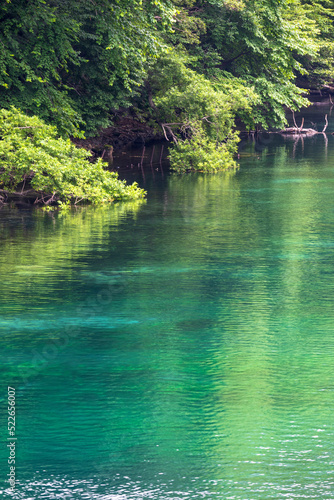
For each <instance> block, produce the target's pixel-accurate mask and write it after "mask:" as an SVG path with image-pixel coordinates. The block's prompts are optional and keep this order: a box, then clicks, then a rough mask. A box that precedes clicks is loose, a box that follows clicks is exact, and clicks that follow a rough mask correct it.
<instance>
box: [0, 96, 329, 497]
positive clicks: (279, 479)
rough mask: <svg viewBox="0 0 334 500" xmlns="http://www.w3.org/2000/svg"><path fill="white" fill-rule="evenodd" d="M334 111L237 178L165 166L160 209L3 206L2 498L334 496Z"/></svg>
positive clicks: (265, 149) (243, 152)
mask: <svg viewBox="0 0 334 500" xmlns="http://www.w3.org/2000/svg"><path fill="white" fill-rule="evenodd" d="M325 112H326V113H329V109H327V108H326V107H324V106H323V107H321V109H320V111H318V112H317V111H316V110H315V108H314V109H313V111H312V110H311V111H309V112H308V113H309V115H307V116H310V117H311V118H312V119H313V121H314V120H318V121H319V128H320V129H322V126H323V122H324V114H325ZM312 113H313V115H312ZM298 119H299V118H298ZM329 119H330V123H329V127H328V130H327V132H329V134H328V135H327V136H324V135H321V134H319V135H317V136H315V137H313V138H309V139H304V140H302V139H299V140H298V141H296V140H293V139H292V138H288V139H284V138H283V137H281V136H275V135H271V134H270V135H269V134H268V135H265V136H262V137H261V138H259V139H258V140H256V141H255V140H254V141H253V140H252V138H250V139H249V140H248V141H245V142H244V143H242V144H241V147H240V168H239V170H238V171H237V172H228V173H221V174H217V175H202V174H189V175H184V176H180V175H175V174H170V173H168V172H166V170H165V171H163V170H161V167H160V163H159V161H156V159H155V160H154V161H152V166H150V162H149V155H148V160H147V163H148V164H147V165H146V168H145V172H144V178H143V175H142V174H143V172H142V170H141V169H139V168H138V166H136V167H133V168H132V169H131V168H130V169H128V171H127V176H128V178H129V179H130V180H131V179H134V178H138V181H139V182H140V183H141V185H142V186H143V187H145V188H146V189H147V190H148V196H147V200H146V201H144V202H143V203H140V202H138V203H126V204H118V205H113V206H110V207H102V208H89V207H88V208H83V209H78V210H76V211H73V212H70V213H64V214H45V213H43V212H41V211H39V210H36V211H27V210H20V209H14V208H3V209H2V210H0V231H1V241H0V270H1V281H0V293H1V306H0V339H1V351H0V352H1V375H0V380H1V394H0V399H1V404H0V410H1V415H0V419H1V435H2V441H1V442H2V444H1V449H0V479H1V481H2V482H1V484H0V496H1V497H3V498H13V499H24V500H30V499H31V500H32V499H63V500H70V499H74V500H80V499H92V500H186V499H204V500H228V499H233V500H269V499H285V500H294V499H317V500H319V499H331V500H333V499H334V196H333V192H334V136H332V135H330V132H331V131H333V130H334V123H333V122H332V121H331V117H329ZM156 154H157V155H158V157H159V155H160V152H159V151H158V152H157V153H156ZM8 386H10V387H13V388H14V389H15V402H16V430H15V437H16V438H17V439H16V440H15V441H13V437H12V438H10V436H9V435H8V432H7V418H8V415H7V407H8V405H7V387H8ZM8 438H10V439H8ZM13 442H15V447H14V446H12V448H13V452H14V453H15V479H16V487H15V490H14V491H10V489H9V483H8V476H7V474H9V472H10V470H9V467H10V466H9V464H8V458H9V455H10V447H8V446H7V444H8V443H13ZM14 448H15V449H14Z"/></svg>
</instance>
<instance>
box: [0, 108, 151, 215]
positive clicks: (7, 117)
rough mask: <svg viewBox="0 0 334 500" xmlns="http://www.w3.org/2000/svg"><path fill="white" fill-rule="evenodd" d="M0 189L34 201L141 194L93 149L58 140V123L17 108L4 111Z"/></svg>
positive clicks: (75, 200) (1, 118)
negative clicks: (93, 157) (92, 153)
mask: <svg viewBox="0 0 334 500" xmlns="http://www.w3.org/2000/svg"><path fill="white" fill-rule="evenodd" d="M0 138H1V140H0V188H1V189H2V190H4V191H8V192H18V191H19V190H20V191H21V193H22V194H23V193H26V194H31V191H32V190H33V192H34V197H35V202H37V201H39V202H43V203H45V204H46V205H50V204H52V203H55V202H58V205H60V206H62V205H64V204H69V203H74V204H77V203H80V202H86V203H87V202H89V203H94V204H96V203H104V202H112V201H114V200H129V199H139V198H143V196H144V191H143V190H142V189H140V188H138V186H137V184H136V183H134V184H132V185H130V186H127V185H126V183H125V181H121V180H119V179H118V174H117V173H116V172H109V171H107V170H105V169H104V168H103V167H104V165H105V166H106V164H104V163H103V162H102V160H101V159H99V160H98V161H97V162H96V163H91V162H90V161H89V160H88V158H89V156H90V153H89V152H87V151H86V150H84V149H78V148H76V147H75V146H74V145H73V144H72V143H71V141H70V140H69V139H63V138H60V137H59V136H58V134H57V130H56V128H55V127H53V126H50V125H46V124H45V123H44V122H43V121H42V120H40V119H39V118H37V117H28V116H26V115H25V114H23V113H21V112H20V111H18V110H17V109H15V108H12V109H11V110H0Z"/></svg>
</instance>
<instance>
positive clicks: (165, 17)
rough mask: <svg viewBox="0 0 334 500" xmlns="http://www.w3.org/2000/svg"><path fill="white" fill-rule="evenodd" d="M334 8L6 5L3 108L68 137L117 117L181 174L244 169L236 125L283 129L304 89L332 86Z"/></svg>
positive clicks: (261, 1) (258, 1)
mask: <svg viewBox="0 0 334 500" xmlns="http://www.w3.org/2000/svg"><path fill="white" fill-rule="evenodd" d="M333 16H334V9H333V6H332V2H331V1H330V0H170V1H169V0H167V1H162V0H140V1H135V0H91V1H90V2H86V1H85V0H30V1H29V2H25V1H23V0H6V1H5V2H2V3H1V5H0V45H1V50H0V88H2V92H1V93H0V107H1V108H5V109H9V108H10V106H13V105H14V106H16V107H17V108H20V109H21V110H22V112H24V113H27V114H28V115H37V116H39V117H40V118H42V119H43V120H45V121H46V122H47V123H49V124H52V125H56V126H57V127H58V130H59V132H60V133H61V134H62V135H74V136H79V137H80V136H81V137H83V134H88V135H94V134H98V133H99V130H100V129H101V128H102V127H108V126H109V125H110V124H111V123H112V121H113V118H114V117H115V114H117V113H127V112H129V110H131V113H132V114H133V115H135V116H136V117H137V118H138V119H140V120H145V121H146V122H148V123H150V124H151V125H152V126H153V127H156V128H157V129H160V131H161V133H162V134H164V136H165V137H166V138H167V139H168V140H169V141H170V142H171V143H173V144H174V149H173V150H172V151H171V155H170V156H171V162H172V167H173V168H175V169H177V170H180V171H183V170H187V169H188V168H198V169H201V170H213V171H214V170H217V169H221V168H225V167H229V166H233V165H235V162H234V160H233V154H234V153H235V151H236V144H237V141H238V137H237V134H236V132H235V131H236V123H242V124H243V125H242V126H243V127H244V128H245V129H247V130H251V129H255V128H263V129H268V128H269V127H282V126H283V125H284V124H285V109H286V108H290V109H292V110H297V109H299V108H300V107H301V106H303V105H305V104H307V99H306V98H305V97H304V96H303V89H301V88H299V87H298V86H297V85H296V78H297V77H298V81H302V82H303V83H305V87H310V86H312V85H313V86H318V87H319V86H321V85H323V84H326V83H331V81H332V78H333V76H334V68H333V52H334V28H333Z"/></svg>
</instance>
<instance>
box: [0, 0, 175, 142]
mask: <svg viewBox="0 0 334 500" xmlns="http://www.w3.org/2000/svg"><path fill="white" fill-rule="evenodd" d="M173 13H174V9H173V8H172V7H171V5H170V4H169V3H168V2H162V1H161V0H148V1H147V2H143V1H139V2H137V1H135V0H114V1H109V0H93V1H91V2H87V1H85V0H53V1H50V0H29V2H26V1H25V0H12V1H8V2H1V3H0V46H1V50H0V88H1V87H2V92H1V94H0V107H3V108H8V107H9V106H10V105H14V106H16V107H20V108H21V109H23V110H24V111H25V112H29V113H30V114H35V115H38V116H39V117H41V118H42V119H44V120H46V121H47V122H49V123H53V124H55V125H56V126H57V127H58V129H59V131H60V132H61V133H62V134H64V135H80V131H79V130H80V128H85V130H86V131H88V132H89V133H93V132H95V131H96V130H97V129H98V128H99V127H101V126H104V127H105V126H108V125H109V124H110V119H111V116H112V113H113V111H114V110H116V109H118V108H119V107H120V106H129V105H130V101H131V99H132V98H133V91H134V90H135V89H137V88H138V87H139V85H140V84H141V83H142V82H143V80H144V78H145V76H146V71H147V68H148V66H149V64H150V59H152V58H153V59H154V58H156V57H157V56H158V55H159V53H160V52H161V51H163V50H166V49H165V45H164V42H163V41H162V38H161V36H160V32H161V31H163V30H166V29H168V28H169V26H170V24H171V21H172V15H173Z"/></svg>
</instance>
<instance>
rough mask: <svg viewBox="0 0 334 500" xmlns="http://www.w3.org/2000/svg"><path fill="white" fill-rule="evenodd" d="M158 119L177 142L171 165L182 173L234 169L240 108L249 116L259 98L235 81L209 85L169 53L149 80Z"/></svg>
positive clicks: (167, 135) (169, 135)
mask: <svg viewBox="0 0 334 500" xmlns="http://www.w3.org/2000/svg"><path fill="white" fill-rule="evenodd" d="M150 89H151V93H152V101H153V102H152V104H153V107H154V112H155V116H156V117H157V120H158V121H159V123H160V125H161V127H162V128H163V130H164V133H165V136H166V137H167V138H168V139H169V140H173V142H174V143H175V146H174V149H173V151H172V152H171V153H170V160H171V166H172V168H173V169H175V170H178V171H184V170H189V169H199V170H202V171H216V170H223V169H225V168H230V167H231V166H234V165H235V162H234V160H233V154H234V153H235V152H236V145H237V142H238V137H237V135H236V133H235V132H234V131H233V129H234V123H235V114H236V113H237V112H238V110H240V109H243V110H244V112H245V113H246V112H248V113H251V112H252V108H253V106H254V104H255V102H256V95H255V93H254V92H253V91H252V89H251V88H246V87H245V86H244V85H243V83H242V82H241V81H240V80H238V79H236V81H235V82H233V81H231V80H230V79H227V78H223V77H221V78H220V79H218V78H217V79H216V80H215V81H210V80H208V79H207V78H205V77H204V76H203V75H200V74H198V73H196V72H195V71H194V70H192V69H190V68H188V67H187V66H186V64H185V62H184V59H183V58H182V56H180V55H178V54H177V53H175V52H174V53H170V54H169V55H166V56H165V57H163V58H160V60H159V61H158V62H157V64H156V66H155V67H154V71H153V75H152V77H151V79H150Z"/></svg>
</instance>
